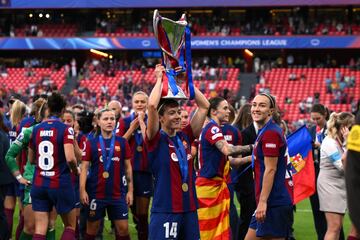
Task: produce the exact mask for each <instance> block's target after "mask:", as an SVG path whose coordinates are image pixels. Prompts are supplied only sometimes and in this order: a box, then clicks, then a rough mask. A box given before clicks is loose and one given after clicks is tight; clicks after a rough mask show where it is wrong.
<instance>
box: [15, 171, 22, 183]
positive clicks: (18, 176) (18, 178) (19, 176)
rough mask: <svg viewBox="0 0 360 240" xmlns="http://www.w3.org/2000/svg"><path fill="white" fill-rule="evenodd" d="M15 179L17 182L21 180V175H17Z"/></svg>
mask: <svg viewBox="0 0 360 240" xmlns="http://www.w3.org/2000/svg"><path fill="white" fill-rule="evenodd" d="M15 178H16V180H18V181H19V180H20V179H21V178H22V175H21V173H19V174H18V175H16V177H15Z"/></svg>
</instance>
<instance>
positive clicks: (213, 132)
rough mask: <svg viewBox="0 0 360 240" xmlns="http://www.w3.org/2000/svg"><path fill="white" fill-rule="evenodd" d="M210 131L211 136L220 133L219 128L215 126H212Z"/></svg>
mask: <svg viewBox="0 0 360 240" xmlns="http://www.w3.org/2000/svg"><path fill="white" fill-rule="evenodd" d="M210 131H211V133H212V134H216V133H218V132H220V128H218V127H217V126H213V127H212V128H211V130H210Z"/></svg>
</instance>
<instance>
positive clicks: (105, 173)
mask: <svg viewBox="0 0 360 240" xmlns="http://www.w3.org/2000/svg"><path fill="white" fill-rule="evenodd" d="M102 175H103V178H105V179H106V178H109V172H106V171H105V172H103V174H102Z"/></svg>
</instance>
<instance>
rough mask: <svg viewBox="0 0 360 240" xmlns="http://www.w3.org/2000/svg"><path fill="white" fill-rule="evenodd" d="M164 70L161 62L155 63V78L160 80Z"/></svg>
mask: <svg viewBox="0 0 360 240" xmlns="http://www.w3.org/2000/svg"><path fill="white" fill-rule="evenodd" d="M164 72H165V67H164V66H163V65H162V64H157V65H156V67H155V77H156V80H161V79H162V76H163V73H164Z"/></svg>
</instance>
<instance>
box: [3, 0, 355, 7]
mask: <svg viewBox="0 0 360 240" xmlns="http://www.w3.org/2000/svg"><path fill="white" fill-rule="evenodd" d="M321 5H360V1H359V0H291V1H289V0H251V1H248V0H206V1H204V0H176V1H173V0H167V1H165V0H101V1H99V0H50V1H44V0H31V1H29V0H2V1H0V7H1V8H23V9H30V8H155V7H163V8H171V7H266V6H321Z"/></svg>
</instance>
